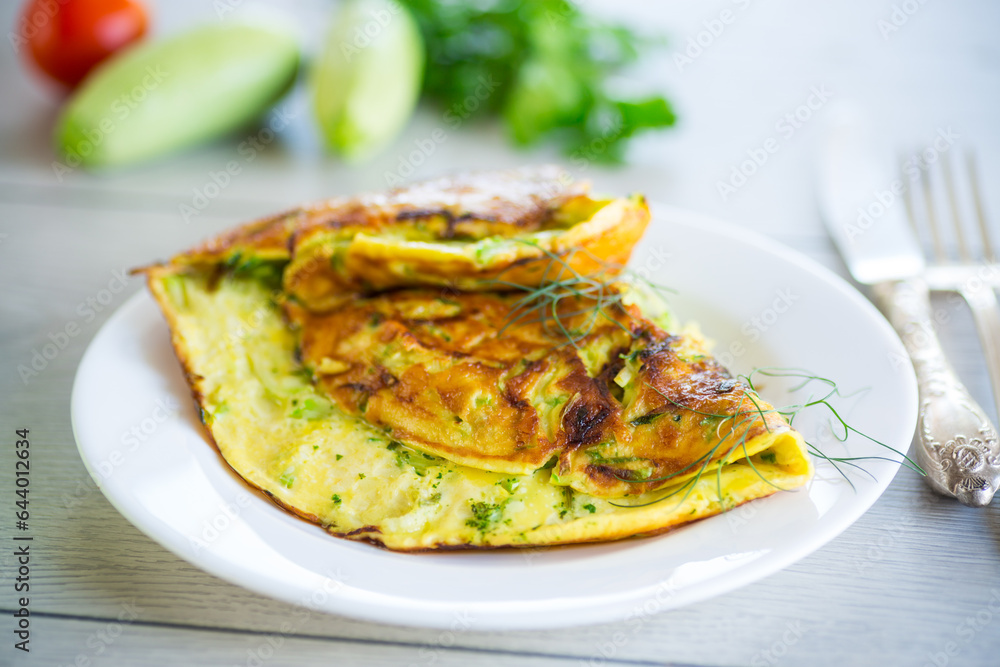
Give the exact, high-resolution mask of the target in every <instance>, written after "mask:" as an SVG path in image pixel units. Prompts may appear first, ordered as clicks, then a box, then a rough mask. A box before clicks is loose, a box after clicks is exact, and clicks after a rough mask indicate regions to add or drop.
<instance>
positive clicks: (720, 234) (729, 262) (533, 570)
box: [72, 207, 917, 630]
mask: <svg viewBox="0 0 1000 667" xmlns="http://www.w3.org/2000/svg"><path fill="white" fill-rule="evenodd" d="M632 266H633V267H634V268H636V269H638V270H640V271H642V270H644V269H645V270H648V271H649V274H650V275H651V277H654V278H655V279H656V280H657V281H658V282H660V283H663V284H666V285H670V286H673V287H675V288H676V289H677V290H678V294H677V296H676V297H674V298H673V299H672V301H673V303H674V306H675V308H676V309H677V311H678V312H679V314H680V315H681V316H682V317H683V318H685V319H695V320H697V321H699V322H700V323H701V325H702V329H703V331H704V332H705V333H706V334H707V335H709V336H710V337H711V338H713V339H714V340H715V341H716V348H715V349H716V352H717V356H719V357H720V358H721V360H722V361H724V362H726V363H727V364H728V365H729V366H730V368H731V369H733V370H734V371H735V372H743V373H745V372H748V371H749V370H750V369H752V368H754V367H757V366H772V365H774V366H796V367H802V368H807V369H810V370H811V371H812V372H813V373H816V374H819V375H823V376H825V377H830V378H833V379H835V380H836V381H837V382H838V383H839V384H840V386H841V388H843V389H844V390H845V391H856V390H863V389H866V391H864V392H863V393H861V394H858V395H855V396H854V397H851V398H848V399H844V400H842V401H840V402H839V404H838V405H839V407H840V408H841V409H842V410H843V414H845V415H846V416H847V418H848V420H849V421H850V423H851V424H852V425H854V426H856V427H857V428H859V429H860V430H861V431H863V432H864V433H867V434H869V435H871V436H873V437H875V438H877V439H879V440H881V441H882V442H884V443H887V444H890V445H892V446H893V447H895V448H897V449H899V450H906V449H907V448H908V447H909V443H910V439H911V436H912V435H913V431H914V424H915V420H916V408H917V390H916V383H915V380H914V377H913V372H912V369H911V367H910V365H909V364H908V363H905V361H903V363H901V361H902V360H905V359H906V357H905V353H904V352H903V349H902V346H901V344H900V342H899V340H898V339H897V338H896V336H895V334H894V333H893V331H892V329H891V328H890V327H889V325H888V324H887V323H886V322H885V320H884V319H883V318H882V317H881V315H879V313H878V312H877V311H876V310H875V308H874V307H873V306H872V305H871V304H870V303H869V302H868V301H867V300H865V299H864V297H862V296H861V295H860V294H859V293H858V292H856V291H855V290H854V289H853V288H851V287H850V286H849V285H847V284H846V283H845V282H844V281H843V280H841V279H840V278H838V277H837V276H835V275H833V274H832V273H830V272H828V271H827V270H825V269H823V268H822V267H819V266H817V265H816V264H814V263H813V262H811V261H810V260H808V259H806V258H804V257H802V256H801V255H799V254H797V253H795V252H794V251H792V250H789V249H787V248H784V247H782V246H780V245H778V244H775V243H773V242H770V241H768V240H766V239H763V238H761V237H758V236H755V235H753V234H750V233H747V232H744V231H741V230H739V229H737V228H734V227H731V226H729V225H724V224H721V223H718V222H714V221H711V220H706V219H703V218H701V217H699V216H696V215H692V214H690V213H685V212H681V211H675V210H671V209H668V208H665V207H659V208H657V209H656V217H655V220H654V222H653V224H652V225H651V226H650V231H649V232H648V234H647V236H646V238H645V239H644V240H643V242H642V244H641V245H640V247H639V248H637V250H636V253H635V256H634V259H633V263H632ZM787 386H788V385H782V384H781V383H779V382H777V381H768V382H766V383H765V386H764V387H763V389H762V393H763V394H764V396H765V397H766V398H768V399H769V400H770V401H771V402H772V403H774V404H775V405H785V404H792V403H795V402H798V401H797V399H795V398H794V397H792V396H791V395H790V394H788V393H787V392H786V388H787ZM72 418H73V429H74V433H75V435H76V439H77V443H78V444H79V448H80V453H81V455H82V456H83V460H84V461H85V462H86V464H87V467H88V469H89V470H90V472H91V474H92V475H93V476H94V478H95V479H96V480H97V482H98V484H99V485H100V487H101V489H102V490H103V491H104V494H105V495H106V496H107V497H108V499H109V500H110V501H111V502H112V504H113V505H114V506H115V507H116V508H117V509H118V510H119V511H120V512H121V513H122V514H123V515H125V517H126V518H127V519H128V520H129V521H131V522H132V523H133V524H135V525H136V526H137V527H139V529H141V530H142V531H143V532H145V533H146V534H147V535H149V536H150V537H152V538H153V539H154V540H156V541H157V542H159V543H160V544H162V545H163V546H164V547H166V548H167V549H169V550H170V551H172V552H174V553H175V554H177V555H178V556H180V557H181V558H184V559H186V560H188V561H189V562H191V563H193V564H195V565H197V566H198V567H201V568H203V569H204V570H206V571H208V572H211V573H212V574H214V575H216V576H218V577H220V578H222V579H225V580H227V581H230V582H233V583H235V584H238V585H240V586H245V587H246V588H249V589H251V590H254V591H257V592H259V593H262V594H264V595H268V596H271V597H274V598H278V599H281V600H285V601H288V602H292V603H296V604H300V605H304V606H306V607H309V608H310V609H315V610H322V611H327V612H332V613H337V614H343V615H347V616H353V617H356V618H362V619H368V620H373V621H380V622H385V623H397V624H403V625H413V626H427V627H436V628H449V627H452V628H453V627H456V625H461V626H462V627H465V626H466V625H468V624H471V625H472V627H473V628H474V629H477V630H502V629H528V628H545V627H557V626H568V625H577V624H585V623H597V622H604V621H614V620H623V619H626V618H629V617H630V616H631V617H634V616H635V615H637V614H649V613H653V612H656V611H661V610H665V609H670V608H675V607H680V606H682V605H686V604H690V603H692V602H695V601H698V600H703V599H705V598H708V597H711V596H714V595H719V594H722V593H726V592H727V591H731V590H733V589H735V588H737V587H739V586H743V585H745V584H748V583H750V582H752V581H755V580H757V579H760V578H762V577H765V576H767V575H768V574H771V573H773V572H775V571H777V570H779V569H781V568H783V567H785V566H787V565H789V564H790V563H793V562H795V561H796V560H798V559H800V558H802V557H804V556H806V555H807V554H809V553H811V552H812V551H814V550H815V549H817V548H819V547H820V546H822V545H823V544H825V543H826V542H828V541H829V540H831V539H833V538H834V537H836V536H837V535H838V534H839V533H840V532H841V531H843V530H844V529H845V528H847V527H848V526H849V525H850V524H851V523H853V522H854V521H855V520H856V519H857V518H858V517H860V516H861V515H862V514H863V513H864V512H865V511H866V510H867V509H868V508H869V507H870V506H871V505H872V503H874V502H875V500H876V499H877V498H878V497H879V495H880V494H881V493H882V492H883V491H884V490H885V488H886V486H887V485H888V484H889V482H890V481H891V480H892V477H893V475H894V474H895V473H896V471H897V469H898V464H896V463H892V462H888V461H882V460H872V461H867V462H865V463H864V467H865V468H866V469H867V470H868V471H869V472H870V473H871V474H872V475H873V477H874V478H871V477H868V476H865V475H863V474H853V475H851V479H852V481H853V483H854V488H852V487H851V485H850V484H848V483H846V482H845V481H844V480H843V478H841V477H840V476H839V475H838V474H837V473H836V471H834V470H833V469H832V468H831V467H830V466H829V464H821V465H818V466H817V475H816V478H815V479H814V480H813V482H812V483H811V484H810V485H809V486H808V487H807V488H806V489H802V490H800V491H798V492H793V493H778V494H776V495H775V496H772V497H770V498H767V499H764V500H760V501H757V502H754V503H750V504H748V505H746V506H743V507H742V508H739V509H737V510H735V511H733V512H729V513H727V514H724V515H721V516H717V517H713V518H710V519H707V520H704V521H701V522H699V523H696V524H693V525H690V526H687V527H684V528H681V529H679V530H676V531H674V532H672V533H669V534H666V535H662V536H659V537H654V538H647V539H639V540H626V541H622V542H616V543H611V544H601V545H590V546H578V547H566V548H555V549H547V550H522V551H518V550H509V551H497V552H452V553H442V554H398V553H392V552H389V551H384V550H381V549H378V548H376V547H373V546H370V545H367V544H363V543H355V542H349V541H346V540H340V539H336V538H334V537H331V536H329V535H327V534H326V533H324V532H323V531H322V530H321V529H320V528H318V527H316V526H313V525H311V524H308V523H306V522H304V521H301V520H299V519H297V518H294V517H293V516H291V515H289V514H287V513H286V512H284V511H283V510H281V509H279V508H278V507H276V506H275V505H273V504H272V503H271V502H269V501H268V500H266V499H265V498H264V497H263V496H262V495H260V494H258V493H257V492H254V491H251V490H250V488H249V487H248V486H246V485H245V484H244V483H243V481H242V480H241V479H240V478H239V477H237V476H236V475H235V474H234V473H233V472H232V471H231V470H230V469H229V468H228V466H226V464H225V463H224V461H223V460H222V459H221V458H220V457H219V456H218V454H217V453H216V451H215V450H214V448H213V447H212V446H211V445H210V444H209V443H208V442H207V441H206V438H205V436H204V434H203V432H202V428H201V425H200V423H199V421H198V416H197V414H196V410H195V408H194V407H193V406H192V401H191V398H190V393H189V391H188V388H187V385H186V384H185V382H184V379H183V377H182V374H181V370H180V368H179V365H178V363H177V361H176V359H175V358H174V356H173V352H172V350H171V347H170V344H169V335H168V331H167V327H166V324H165V323H164V321H163V320H162V318H161V317H160V315H159V311H158V310H157V308H156V306H155V304H154V303H153V301H152V299H151V298H149V297H148V296H147V295H145V294H140V295H137V296H136V297H134V298H133V299H131V300H130V301H129V302H128V303H127V304H125V306H123V307H122V308H121V310H119V311H118V312H117V313H115V315H114V316H113V317H112V318H111V319H110V320H109V321H108V322H107V324H105V326H104V327H103V328H102V329H101V331H100V332H99V333H98V334H97V336H96V338H95V339H94V341H93V342H92V344H91V345H90V348H89V349H88V350H87V353H86V355H85V356H84V358H83V360H82V362H81V363H80V368H79V371H78V373H77V377H76V383H75V385H74V387H73V399H72ZM827 423H828V422H827V421H826V419H825V416H824V417H821V416H820V415H818V414H814V415H813V416H812V417H811V418H810V417H809V415H808V413H807V414H806V415H803V417H802V418H801V422H799V421H797V422H796V425H797V426H799V427H800V429H801V430H802V431H803V432H804V433H805V434H806V436H807V438H808V439H810V440H811V441H814V442H817V443H818V444H819V445H820V447H821V448H822V449H823V450H824V451H826V452H827V453H828V454H841V455H842V454H843V453H844V452H846V451H850V453H851V454H852V455H855V456H866V455H871V456H881V455H884V454H885V452H884V450H882V449H881V448H880V447H879V446H877V445H875V444H873V443H872V442H870V441H868V440H865V439H863V438H859V437H852V438H851V439H849V440H848V442H847V444H846V445H844V444H841V443H840V442H839V441H838V440H837V439H835V438H834V437H832V435H831V433H830V429H829V428H828V427H826V426H824V425H825V424H827Z"/></svg>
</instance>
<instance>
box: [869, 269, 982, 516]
mask: <svg viewBox="0 0 1000 667" xmlns="http://www.w3.org/2000/svg"><path fill="white" fill-rule="evenodd" d="M873 289H874V292H875V296H876V298H877V299H878V300H879V303H880V304H881V306H882V308H883V310H884V311H885V313H886V315H887V316H888V318H889V321H890V322H891V323H892V326H893V327H895V329H896V332H897V333H898V334H899V335H900V338H902V340H903V344H904V345H905V346H906V351H907V352H908V353H909V355H910V359H912V360H913V368H914V370H915V371H916V374H917V385H918V387H919V392H920V412H919V418H918V423H917V424H918V425H917V445H918V446H917V463H918V464H920V466H921V467H922V468H923V469H924V470H925V471H926V472H927V478H928V481H929V482H930V483H931V487H932V488H933V489H934V490H935V491H937V492H939V493H942V494H944V495H947V496H953V497H955V498H958V500H959V502H961V503H962V504H964V505H969V506H970V507H983V506H985V505H988V504H989V503H990V501H991V500H992V499H993V494H994V493H995V492H996V490H997V487H998V485H1000V440H998V437H997V430H996V427H995V426H993V424H992V423H991V422H990V420H989V417H988V416H987V415H986V413H985V412H984V411H983V409H982V408H981V407H980V406H979V404H977V403H976V401H975V400H974V399H973V398H972V396H970V395H969V392H968V391H967V390H966V388H965V386H963V385H962V383H961V381H960V380H959V379H958V376H957V375H955V371H954V370H953V369H952V367H951V365H950V364H949V363H948V361H947V359H945V356H944V352H943V350H942V349H941V344H940V343H939V342H938V338H937V335H936V334H935V333H934V325H933V324H932V322H931V306H930V294H929V291H928V289H927V284H926V283H925V282H924V281H923V280H921V279H909V280H902V281H894V282H888V283H881V284H879V285H875V286H874V288H873Z"/></svg>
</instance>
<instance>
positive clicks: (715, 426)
mask: <svg viewBox="0 0 1000 667" xmlns="http://www.w3.org/2000/svg"><path fill="white" fill-rule="evenodd" d="M648 221H649V211H648V208H647V207H646V204H645V201H644V199H643V198H642V197H641V196H637V197H631V198H626V199H597V198H594V197H592V196H591V195H590V194H589V192H588V190H587V187H586V186H585V185H577V184H573V183H572V182H571V181H570V180H569V179H568V178H567V177H566V176H565V174H564V173H563V172H561V171H559V170H557V169H552V168H533V169H525V170H513V171H508V172H496V173H491V174H471V175H459V176H454V177H449V178H447V179H440V180H437V181H431V182H427V183H422V184H414V185H413V186H409V187H407V188H402V189H397V190H394V191H391V192H388V193H385V194H379V195H361V196H359V197H352V198H341V199H335V200H329V201H327V202H324V203H322V204H319V205H315V206H308V207H303V208H300V209H296V210H294V211H291V212H288V213H285V214H281V215H278V216H274V217H271V218H267V219H264V220H261V221H258V222H255V223H251V224H249V225H245V226H243V227H241V228H238V229H236V230H233V231H232V232H229V233H227V234H223V235H221V236H219V237H217V238H215V239H212V240H210V241H208V242H206V243H205V244H203V245H201V246H199V247H197V248H195V249H193V250H191V251H189V252H188V253H184V254H183V255H180V256H178V257H175V258H174V259H173V260H172V261H171V262H169V263H166V264H163V265H157V266H153V267H148V268H147V269H144V271H145V273H146V274H147V276H148V278H149V285H150V289H151V291H152V292H153V294H154V296H155V297H156V299H157V302H158V303H159V304H160V307H161V309H162V310H163V312H164V315H165V316H166V318H167V321H168V323H169V325H170V328H171V334H172V341H173V345H174V349H175V351H176V353H177V356H178V358H179V359H180V361H181V363H182V364H183V366H184V368H185V371H186V376H187V378H188V382H189V383H190V385H191V388H192V392H193V393H194V395H195V398H196V400H197V401H198V404H199V407H200V410H201V415H202V419H203V421H204V423H205V426H206V428H207V429H208V431H209V434H210V435H211V438H212V440H213V442H214V443H215V444H216V446H217V447H218V448H219V451H220V452H221V453H222V455H223V457H224V458H225V459H226V461H227V462H228V463H229V465H230V466H232V468H233V469H234V470H235V471H236V472H237V473H238V474H239V475H241V476H242V477H243V478H244V479H245V480H246V481H247V482H248V483H250V484H251V485H253V486H255V487H257V488H259V489H261V490H262V491H264V492H265V493H266V494H267V495H268V496H269V497H270V498H272V499H273V500H274V501H275V502H277V503H278V504H280V505H281V506H282V507H285V508H286V509H289V510H290V511H293V512H295V513H296V514H297V515H299V516H301V517H303V518H305V519H307V520H309V521H314V522H316V523H318V524H320V525H322V526H324V527H325V528H326V529H327V530H329V531H330V532H331V533H332V534H334V535H337V536H340V537H346V538H349V539H357V540H368V541H372V542H375V543H378V544H381V545H384V546H386V547H389V548H392V549H399V550H408V551H410V550H429V549H442V548H449V549H450V548H466V547H498V546H537V545H552V544H570V543H578V542H591V541H601V540H611V539H620V538H624V537H632V536H639V535H651V534H656V533H660V532H663V531H666V530H669V529H670V528H672V527H674V526H677V525H681V524H684V523H687V522H690V521H694V520H697V519H699V518H703V517H707V516H711V515H713V514H717V513H719V512H722V511H725V510H727V509H731V508H732V507H735V506H736V505H739V504H741V503H744V502H747V501H750V500H753V499H755V498H761V497H764V496H767V495H770V494H772V493H774V492H776V491H777V490H780V489H793V488H796V487H798V486H801V485H802V484H804V483H805V482H806V481H807V480H808V479H809V477H810V475H811V470H812V468H811V464H810V462H809V460H808V457H807V456H806V454H805V443H804V441H803V439H802V437H801V436H800V435H799V434H798V433H796V432H795V431H794V430H793V429H791V428H790V427H789V425H788V424H787V423H786V422H785V420H784V419H783V418H782V417H781V415H780V414H779V413H777V412H776V411H775V410H774V409H773V408H772V407H771V406H770V405H769V404H767V403H766V402H765V401H764V400H763V399H761V398H760V397H759V396H757V394H756V393H755V392H754V391H753V390H751V389H750V387H748V386H747V385H746V384H744V383H743V382H740V381H738V380H737V379H734V378H732V377H731V376H730V375H729V373H728V372H727V371H726V370H725V369H724V368H722V367H721V366H719V365H718V364H717V363H716V362H715V361H714V360H713V359H712V358H711V356H710V355H709V354H708V352H707V350H706V346H705V344H704V342H703V340H702V339H701V337H700V335H699V334H698V333H697V331H696V330H695V329H691V328H687V329H679V328H678V327H677V326H676V325H675V323H674V322H673V321H672V319H671V317H670V315H669V313H668V311H667V310H665V309H664V307H663V304H662V303H658V302H657V301H656V299H655V298H651V295H650V294H649V293H648V292H647V290H645V289H642V288H640V287H639V286H636V285H629V284H627V283H624V282H609V281H610V280H611V279H612V278H614V277H615V276H618V275H619V274H620V273H621V272H622V269H623V266H622V265H623V264H624V263H625V262H626V261H627V260H628V257H629V256H630V254H631V251H632V247H633V245H634V244H635V242H636V241H637V240H638V238H639V237H640V236H641V234H642V232H643V230H644V229H645V227H646V225H647V224H648ZM581 286H583V287H581ZM581 289H582V291H580V290H581Z"/></svg>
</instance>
